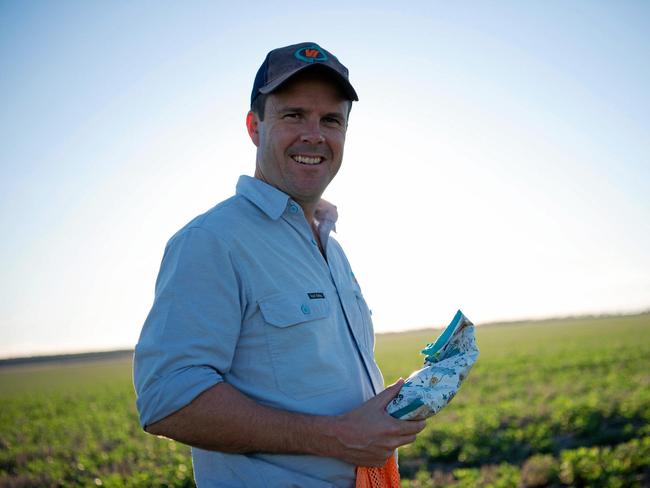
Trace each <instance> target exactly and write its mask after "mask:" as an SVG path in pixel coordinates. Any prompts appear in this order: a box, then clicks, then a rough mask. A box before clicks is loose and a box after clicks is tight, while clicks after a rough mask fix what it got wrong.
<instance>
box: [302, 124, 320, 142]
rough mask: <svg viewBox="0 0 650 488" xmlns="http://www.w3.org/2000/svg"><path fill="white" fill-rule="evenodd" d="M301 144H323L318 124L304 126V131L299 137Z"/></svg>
mask: <svg viewBox="0 0 650 488" xmlns="http://www.w3.org/2000/svg"><path fill="white" fill-rule="evenodd" d="M300 141H301V142H305V143H307V144H321V143H323V142H325V137H324V136H323V133H322V131H321V126H320V123H318V122H310V123H308V124H306V125H305V130H304V132H303V133H302V135H301V137H300Z"/></svg>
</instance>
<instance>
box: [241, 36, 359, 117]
mask: <svg viewBox="0 0 650 488" xmlns="http://www.w3.org/2000/svg"><path fill="white" fill-rule="evenodd" d="M314 66H319V67H321V69H323V68H326V69H329V70H330V71H331V72H332V73H334V74H335V75H336V77H337V79H338V81H340V84H341V88H342V89H343V92H344V93H345V95H346V96H347V97H348V99H350V100H354V101H358V100H359V97H358V96H357V92H356V91H354V88H353V87H352V85H351V84H350V80H349V79H348V69H347V68H346V67H345V66H343V65H342V64H341V63H340V62H339V60H338V59H336V56H334V55H333V54H332V53H330V52H329V51H326V50H325V49H323V48H322V47H320V46H319V45H318V44H316V43H315V42H301V43H300V44H292V45H291V46H285V47H279V48H277V49H274V50H273V51H270V52H269V53H268V54H267V55H266V58H265V59H264V62H263V63H262V66H260V69H259V70H258V71H257V75H255V82H254V83H253V91H252V93H251V105H253V102H254V101H255V99H256V98H257V97H258V95H259V94H260V93H264V94H266V93H271V92H273V91H274V90H276V89H278V88H279V87H280V86H281V85H282V84H283V83H285V82H286V81H287V80H288V79H289V78H291V77H292V76H294V75H296V74H297V73H299V72H301V71H303V70H305V69H310V68H312V67H314Z"/></svg>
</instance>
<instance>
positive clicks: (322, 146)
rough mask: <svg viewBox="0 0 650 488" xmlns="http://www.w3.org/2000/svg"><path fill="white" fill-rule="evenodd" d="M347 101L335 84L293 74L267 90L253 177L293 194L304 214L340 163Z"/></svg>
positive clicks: (308, 212) (256, 138)
mask: <svg viewBox="0 0 650 488" xmlns="http://www.w3.org/2000/svg"><path fill="white" fill-rule="evenodd" d="M348 104H349V101H347V100H346V99H345V98H344V97H343V96H342V95H341V93H340V90H339V88H338V86H336V85H335V84H333V83H331V82H329V81H325V80H323V79H315V78H312V77H309V76H303V77H297V79H295V80H292V81H291V82H290V83H288V84H287V85H286V86H284V87H282V89H281V90H279V91H277V92H274V93H273V94H271V95H269V96H268V98H267V101H266V107H265V118H264V121H259V120H256V121H255V134H252V135H251V137H252V138H253V142H255V144H256V145H257V147H258V149H257V160H256V169H255V177H256V178H259V179H260V180H262V181H265V182H266V183H268V184H270V185H272V186H274V187H276V188H278V189H279V190H281V191H283V192H284V193H286V194H288V195H289V196H291V197H292V198H293V199H294V200H295V201H296V202H298V203H299V204H300V205H301V206H302V207H303V210H304V211H305V214H306V215H308V217H309V216H311V215H313V208H314V207H315V205H316V203H318V201H319V200H320V198H321V195H322V194H323V192H324V191H325V188H327V186H328V185H329V183H330V182H331V181H332V179H333V178H334V176H336V173H337V172H338V170H339V168H340V167H341V162H342V160H343V148H344V145H345V134H346V130H347V114H348V108H349V105H348ZM249 117H250V115H249ZM253 117H256V116H255V115H254V114H253ZM249 132H251V128H250V127H249Z"/></svg>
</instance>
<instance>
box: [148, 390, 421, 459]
mask: <svg viewBox="0 0 650 488" xmlns="http://www.w3.org/2000/svg"><path fill="white" fill-rule="evenodd" d="M402 384H403V381H402V380H400V381H398V382H397V383H395V384H394V385H392V386H390V387H388V388H386V390H384V391H383V392H382V393H380V394H379V395H377V396H375V397H374V398H371V399H370V400H368V401H367V402H365V403H364V404H362V405H360V406H359V407H358V408H356V409H354V410H351V411H350V412H347V413H345V414H342V415H337V416H331V417H329V416H318V415H307V414H301V413H295V412H288V411H284V410H278V409H274V408H270V407H265V406H263V405H260V404H258V403H256V402H255V401H253V400H251V399H250V398H248V397H247V396H246V395H244V394H242V393H241V392H239V391H238V390H237V389H235V388H233V387H232V386H230V385H229V384H227V383H219V384H217V385H215V386H213V387H212V388H210V389H208V390H206V391H204V392H203V393H201V394H200V395H199V396H198V397H196V398H195V399H194V400H193V401H192V402H191V403H190V404H189V405H186V406H185V407H183V408H182V409H180V410H178V411H177V412H175V413H173V414H171V415H169V416H168V417H165V418H164V419H162V420H159V421H158V422H154V423H153V424H151V425H148V426H147V427H146V430H147V432H149V433H151V434H156V435H163V436H166V437H170V438H172V439H175V440H177V441H179V442H183V443H184V444H189V445H191V446H196V447H200V448H203V449H208V450H214V451H222V452H230V453H249V452H269V453H284V454H312V455H315V456H325V457H334V458H337V459H340V460H342V461H345V462H347V463H350V464H355V465H359V466H380V465H382V464H383V462H384V461H385V460H386V459H388V457H390V456H391V455H392V454H393V452H394V450H395V449H397V448H398V447H399V446H402V445H404V444H408V443H410V442H413V440H415V436H416V434H417V433H418V432H420V431H421V430H422V429H423V428H424V426H425V423H424V421H402V420H397V419H394V418H393V417H391V416H390V415H388V413H386V405H387V404H388V402H389V401H390V400H391V399H392V398H393V397H394V396H395V395H396V394H397V392H398V391H399V389H400V387H401V386H402Z"/></svg>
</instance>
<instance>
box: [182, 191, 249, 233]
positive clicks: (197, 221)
mask: <svg viewBox="0 0 650 488" xmlns="http://www.w3.org/2000/svg"><path fill="white" fill-rule="evenodd" d="M253 214H254V212H253V208H252V206H251V204H250V202H249V201H248V200H247V199H246V198H243V197H242V196H241V195H233V196H232V197H230V198H228V199H226V200H224V201H222V202H220V203H218V204H216V205H215V206H214V207H212V208H211V209H209V210H208V211H206V212H204V213H202V214H200V215H197V216H196V217H194V218H193V219H192V220H190V221H189V222H188V223H187V224H185V225H184V226H183V227H181V228H180V229H179V230H178V231H177V232H176V233H175V234H174V235H173V236H172V237H171V239H170V240H169V241H170V242H172V241H174V240H176V239H178V238H179V237H180V236H183V235H186V234H187V233H189V232H191V231H193V230H197V231H198V232H201V231H204V232H207V233H209V234H212V235H213V236H214V237H216V238H220V239H226V238H227V237H228V236H229V235H232V233H233V232H234V231H235V230H236V229H237V227H238V225H240V224H241V223H242V221H245V220H247V219H250V218H251V217H252V216H253Z"/></svg>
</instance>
